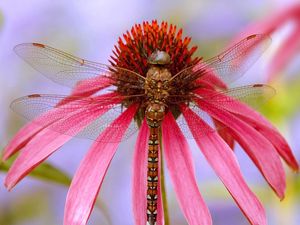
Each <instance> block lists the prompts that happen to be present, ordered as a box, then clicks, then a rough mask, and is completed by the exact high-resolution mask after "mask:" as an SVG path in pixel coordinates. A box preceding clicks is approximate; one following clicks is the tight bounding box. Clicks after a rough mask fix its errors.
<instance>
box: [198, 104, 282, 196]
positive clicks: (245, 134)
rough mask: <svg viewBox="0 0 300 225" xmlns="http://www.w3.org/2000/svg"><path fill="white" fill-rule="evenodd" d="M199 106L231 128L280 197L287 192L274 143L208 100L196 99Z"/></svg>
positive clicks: (236, 138) (233, 134)
mask: <svg viewBox="0 0 300 225" xmlns="http://www.w3.org/2000/svg"><path fill="white" fill-rule="evenodd" d="M196 102H197V104H198V106H199V107H200V108H201V109H203V110H204V111H205V112H207V113H208V114H209V115H211V116H212V117H213V118H214V119H217V120H219V121H220V122H222V123H223V124H225V125H226V126H227V127H228V128H230V130H231V131H232V132H231V135H232V136H233V137H234V138H235V140H236V141H237V142H238V143H239V144H240V145H241V146H242V147H243V149H244V150H245V151H246V152H247V154H248V155H249V157H250V158H251V159H252V161H253V162H254V163H255V165H256V166H257V167H258V169H259V170H260V171H261V173H262V174H263V176H264V177H265V178H266V181H267V182H268V183H269V184H270V186H271V187H272V188H273V190H274V191H275V193H276V194H277V195H278V197H279V198H280V199H282V198H283V197H284V192H285V187H286V184H285V173H284V170H283V166H282V163H281V161H280V158H279V156H278V154H277V152H276V149H275V148H274V147H273V145H272V144H271V143H270V142H269V141H268V140H267V139H266V138H265V137H264V136H263V135H261V134H260V133H259V132H258V131H256V130H255V129H254V128H252V127H251V126H249V125H248V124H247V123H245V122H244V121H242V120H241V119H239V118H238V117H237V116H235V115H234V114H231V113H229V112H228V111H226V110H223V109H222V108H221V107H216V106H215V105H214V104H211V103H209V102H207V101H203V100H201V99H197V100H196Z"/></svg>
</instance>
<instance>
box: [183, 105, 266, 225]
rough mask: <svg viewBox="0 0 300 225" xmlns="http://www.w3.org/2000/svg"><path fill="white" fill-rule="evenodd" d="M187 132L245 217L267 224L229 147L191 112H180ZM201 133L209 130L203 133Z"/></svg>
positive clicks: (257, 223) (256, 222)
mask: <svg viewBox="0 0 300 225" xmlns="http://www.w3.org/2000/svg"><path fill="white" fill-rule="evenodd" d="M183 115H184V118H185V119H186V121H187V123H188V125H189V127H190V130H191V132H192V134H193V136H194V138H195V140H196V142H197V144H198V146H199V148H200V149H201V151H202V153H203V155H204V156H205V158H206V159H207V161H208V162H209V164H210V165H211V167H212V168H213V169H214V170H215V172H216V173H217V175H218V176H219V177H220V179H221V180H222V182H223V183H224V185H225V186H226V188H227V189H228V191H229V193H230V194H231V195H232V197H233V198H234V200H235V201H236V203H237V204H238V206H239V207H240V208H241V210H242V211H243V213H244V214H245V216H246V217H247V218H248V220H249V221H250V223H251V224H253V225H266V224H267V221H266V215H265V211H264V209H263V207H262V205H261V203H260V202H259V201H258V199H257V198H256V196H255V195H254V194H253V192H252V191H251V190H250V189H249V187H248V186H247V184H246V182H245V180H244V178H243V176H242V174H241V171H240V168H239V165H238V162H237V159H236V157H235V155H234V153H233V152H232V151H231V149H230V148H229V146H228V145H226V143H225V142H224V141H223V140H222V139H221V138H220V136H219V135H218V134H217V133H216V132H214V131H213V129H212V128H211V127H209V126H208V125H207V124H206V123H205V122H204V121H203V120H202V119H201V118H200V117H198V116H197V115H196V114H195V113H194V112H193V111H192V110H190V109H188V108H187V109H185V110H183ZM201 131H208V132H205V133H204V132H203V133H201Z"/></svg>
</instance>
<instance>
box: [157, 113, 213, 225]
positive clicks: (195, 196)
mask: <svg viewBox="0 0 300 225" xmlns="http://www.w3.org/2000/svg"><path fill="white" fill-rule="evenodd" d="M162 134H163V146H164V149H163V150H164V156H165V159H166V162H167V166H168V169H169V173H170V176H171V179H172V182H173V185H174V189H175V192H176V195H177V198H178V200H179V204H180V207H181V210H182V211H183V214H184V216H185V217H186V220H187V221H188V224H190V225H211V224H212V220H211V216H210V213H209V211H208V208H207V206H206V205H205V202H204V201H203V199H202V197H201V195H200V192H199V190H198V187H197V182H196V178H195V174H194V167H193V160H192V158H191V153H190V152H189V148H188V144H187V142H186V140H185V138H184V136H183V134H182V132H181V130H180V128H179V127H178V125H177V124H176V121H175V119H174V118H173V115H172V113H170V112H169V113H168V114H167V115H166V116H165V119H164V121H163V124H162Z"/></svg>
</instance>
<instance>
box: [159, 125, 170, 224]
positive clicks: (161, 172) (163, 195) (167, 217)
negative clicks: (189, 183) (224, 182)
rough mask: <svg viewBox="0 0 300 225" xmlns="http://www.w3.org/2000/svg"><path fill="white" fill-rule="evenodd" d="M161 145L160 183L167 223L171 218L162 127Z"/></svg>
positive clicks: (160, 134)
mask: <svg viewBox="0 0 300 225" xmlns="http://www.w3.org/2000/svg"><path fill="white" fill-rule="evenodd" d="M159 146H160V158H161V163H160V183H161V196H162V201H163V210H164V221H165V223H164V224H165V225H169V224H170V219H169V210H168V202H167V192H166V185H165V173H164V161H163V150H162V149H163V145H162V133H161V129H160V131H159Z"/></svg>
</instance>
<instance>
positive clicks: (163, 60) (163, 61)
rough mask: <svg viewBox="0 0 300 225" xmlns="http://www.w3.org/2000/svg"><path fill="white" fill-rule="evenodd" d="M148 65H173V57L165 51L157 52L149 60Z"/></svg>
mask: <svg viewBox="0 0 300 225" xmlns="http://www.w3.org/2000/svg"><path fill="white" fill-rule="evenodd" d="M148 63H149V64H152V65H167V64H170V63H171V57H170V55H169V54H168V53H167V52H165V51H159V50H156V51H154V52H153V53H152V54H151V55H150V57H149V58H148Z"/></svg>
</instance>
